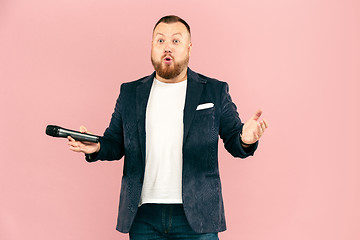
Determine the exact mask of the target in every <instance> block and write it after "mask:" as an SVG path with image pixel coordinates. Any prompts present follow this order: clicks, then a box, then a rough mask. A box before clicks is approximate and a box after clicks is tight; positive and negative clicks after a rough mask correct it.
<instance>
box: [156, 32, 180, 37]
mask: <svg viewBox="0 0 360 240" xmlns="http://www.w3.org/2000/svg"><path fill="white" fill-rule="evenodd" d="M157 35H162V36H165V34H162V33H156V36H157ZM174 35H180V36H182V34H181V33H179V32H178V33H174V34H173V35H172V36H174Z"/></svg>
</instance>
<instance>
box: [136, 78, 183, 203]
mask: <svg viewBox="0 0 360 240" xmlns="http://www.w3.org/2000/svg"><path fill="white" fill-rule="evenodd" d="M186 85H187V80H185V81H182V82H179V83H164V82H160V81H159V80H157V79H156V78H154V81H153V84H152V87H151V91H150V96H149V100H148V104H147V108H146V122H145V130H146V158H145V176H144V183H143V188H142V193H141V199H140V205H141V204H144V203H182V143H183V128H184V126H183V111H184V105H185V95H186Z"/></svg>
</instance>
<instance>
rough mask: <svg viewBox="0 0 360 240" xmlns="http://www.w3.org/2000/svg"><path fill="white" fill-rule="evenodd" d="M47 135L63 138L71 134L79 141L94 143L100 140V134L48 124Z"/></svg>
mask: <svg viewBox="0 0 360 240" xmlns="http://www.w3.org/2000/svg"><path fill="white" fill-rule="evenodd" d="M46 135H49V136H52V137H62V138H67V137H68V136H71V137H72V138H73V139H75V140H77V141H86V142H94V143H97V142H99V136H96V135H92V134H88V133H82V132H78V131H74V130H69V129H66V128H62V127H59V126H56V125H47V127H46Z"/></svg>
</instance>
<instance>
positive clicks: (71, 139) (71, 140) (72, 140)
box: [67, 136, 75, 142]
mask: <svg viewBox="0 0 360 240" xmlns="http://www.w3.org/2000/svg"><path fill="white" fill-rule="evenodd" d="M67 139H68V140H69V142H75V139H73V138H72V137H71V136H68V137H67Z"/></svg>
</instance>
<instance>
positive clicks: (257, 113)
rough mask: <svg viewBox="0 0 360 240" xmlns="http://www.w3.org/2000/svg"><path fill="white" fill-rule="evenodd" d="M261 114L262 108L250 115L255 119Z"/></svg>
mask: <svg viewBox="0 0 360 240" xmlns="http://www.w3.org/2000/svg"><path fill="white" fill-rule="evenodd" d="M261 114H262V110H261V109H259V110H257V111H256V113H255V114H254V115H253V116H252V119H253V120H255V121H257V120H258V119H259V118H260V116H261Z"/></svg>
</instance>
